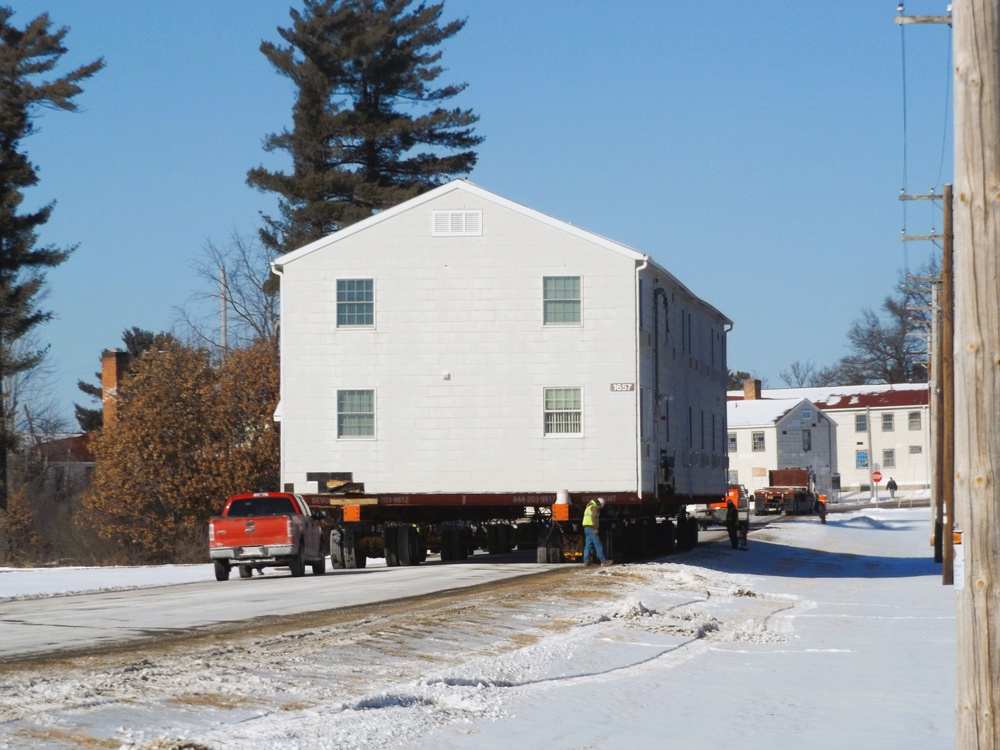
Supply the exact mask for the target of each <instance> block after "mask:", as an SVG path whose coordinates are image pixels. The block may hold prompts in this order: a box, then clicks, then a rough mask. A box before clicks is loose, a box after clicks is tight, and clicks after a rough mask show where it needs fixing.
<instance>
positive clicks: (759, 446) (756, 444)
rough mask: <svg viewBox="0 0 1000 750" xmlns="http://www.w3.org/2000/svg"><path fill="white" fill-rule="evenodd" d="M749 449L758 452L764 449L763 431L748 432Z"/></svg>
mask: <svg viewBox="0 0 1000 750" xmlns="http://www.w3.org/2000/svg"><path fill="white" fill-rule="evenodd" d="M750 450H752V451H754V452H755V453H760V452H761V451H763V450H764V433H763V432H751V433H750Z"/></svg>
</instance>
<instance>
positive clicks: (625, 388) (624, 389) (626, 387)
mask: <svg viewBox="0 0 1000 750" xmlns="http://www.w3.org/2000/svg"><path fill="white" fill-rule="evenodd" d="M611 390H612V391H614V392H616V393H628V392H630V391H634V390H635V383H612V384H611Z"/></svg>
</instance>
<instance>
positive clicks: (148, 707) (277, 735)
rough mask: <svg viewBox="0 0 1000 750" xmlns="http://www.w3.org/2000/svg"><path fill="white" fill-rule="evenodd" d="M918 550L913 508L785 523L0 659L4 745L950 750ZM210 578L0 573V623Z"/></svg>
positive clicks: (922, 546) (933, 588)
mask: <svg viewBox="0 0 1000 750" xmlns="http://www.w3.org/2000/svg"><path fill="white" fill-rule="evenodd" d="M929 534H930V511H929V509H928V508H926V507H923V508H914V509H909V508H902V509H897V508H887V507H880V508H877V509H876V508H874V507H873V508H867V509H864V510H860V511H855V512H850V513H834V514H831V515H830V516H829V517H828V523H827V524H826V525H822V524H820V522H819V520H818V519H816V518H814V517H803V518H793V519H788V520H786V521H783V522H781V523H776V524H773V525H771V526H769V527H767V528H765V529H763V530H760V531H756V532H754V533H752V534H751V538H750V549H749V551H747V552H740V551H732V550H730V549H729V548H728V544H722V543H716V544H705V545H702V546H700V547H699V548H698V549H696V550H694V551H692V552H690V553H687V554H684V555H678V556H673V557H668V558H664V559H662V560H659V561H654V562H648V563H642V564H630V565H620V566H614V567H611V568H604V569H601V568H593V569H583V568H580V567H575V568H574V569H570V568H569V566H552V567H553V571H554V572H553V573H552V574H550V575H543V576H542V577H541V578H533V577H526V578H519V579H516V580H512V581H507V582H504V583H501V584H498V585H497V586H495V587H490V588H485V589H476V590H472V591H468V592H464V593H456V594H453V595H450V596H444V597H440V598H436V597H435V598H431V599H421V600H411V601H408V602H406V603H405V604H386V605H375V606H371V607H361V608H354V609H351V610H345V611H342V612H325V613H319V614H316V615H311V616H310V620H309V622H308V623H305V624H302V625H301V626H300V627H299V629H297V630H296V631H294V632H288V631H286V630H283V629H281V628H279V627H273V626H272V627H267V628H263V627H262V628H259V629H256V630H252V631H251V630H248V631H246V632H244V633H242V634H241V635H240V637H238V638H236V637H233V636H231V635H230V636H227V637H225V638H222V637H219V638H211V637H209V638H205V639H201V640H196V641H192V642H190V643H186V644H180V645H178V644H170V645H161V644H157V643H156V642H151V641H143V642H140V643H138V644H137V645H136V647H135V649H134V650H132V651H129V652H125V653H107V654H103V655H90V656H86V657H74V658H69V659H62V660H59V661H55V662H49V663H37V664H36V663H21V664H17V665H6V666H4V665H0V748H37V747H51V748H75V747H122V748H149V749H152V748H161V749H162V748H168V747H178V748H203V747H207V748H265V747H266V748H305V749H307V750H309V749H312V748H394V747H408V748H435V750H448V749H450V748H496V749H497V750H500V749H501V748H503V749H506V748H510V747H529V748H536V747H538V748H541V747H545V748H565V749H567V750H568V749H569V748H621V747H650V748H659V747H685V748H712V749H713V750H715V749H721V748H740V750H756V749H757V748H760V749H761V750H764V749H765V748H766V750H774V748H782V747H796V748H843V747H852V746H853V747H864V748H878V749H880V750H881V749H883V748H907V749H908V750H909V749H912V748H941V747H950V746H953V744H954V741H953V737H954V730H953V724H954V720H953V716H954V711H953V704H954V694H955V683H954V669H953V662H954V655H955V622H954V594H953V593H952V591H951V590H950V589H949V588H947V587H944V586H941V584H940V569H939V567H938V566H936V565H935V564H934V563H933V562H932V560H931V548H930V546H929ZM212 575H213V574H212V571H211V567H210V566H169V567H160V568H118V569H46V570H28V571H22V570H10V569H0V627H2V621H3V619H4V616H3V612H4V603H3V600H4V599H7V600H8V601H9V600H12V599H15V598H21V599H23V598H25V597H30V596H37V595H49V596H51V595H55V594H58V593H61V592H67V591H77V592H79V591H88V590H98V589H118V588H128V587H130V586H136V585H164V584H166V583H170V582H172V581H178V582H187V581H202V580H211V578H212ZM245 583H248V584H249V583H251V582H245ZM237 585H239V584H237ZM208 590H211V589H208Z"/></svg>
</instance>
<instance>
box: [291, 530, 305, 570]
mask: <svg viewBox="0 0 1000 750" xmlns="http://www.w3.org/2000/svg"><path fill="white" fill-rule="evenodd" d="M304 545H305V542H303V541H302V540H301V539H300V540H299V551H298V552H296V553H295V557H293V558H292V561H291V562H290V563H289V564H288V568H289V570H291V571H292V576H293V577H295V578H301V577H302V576H304V575H305V574H306V560H305V557H304V555H303V554H302V548H303V547H304Z"/></svg>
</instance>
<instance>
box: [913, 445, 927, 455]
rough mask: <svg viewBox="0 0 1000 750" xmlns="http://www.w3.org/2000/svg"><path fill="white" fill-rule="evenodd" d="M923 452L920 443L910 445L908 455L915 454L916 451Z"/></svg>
mask: <svg viewBox="0 0 1000 750" xmlns="http://www.w3.org/2000/svg"><path fill="white" fill-rule="evenodd" d="M923 452H924V446H922V445H911V446H910V455H911V456H915V455H917V454H918V453H923Z"/></svg>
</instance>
